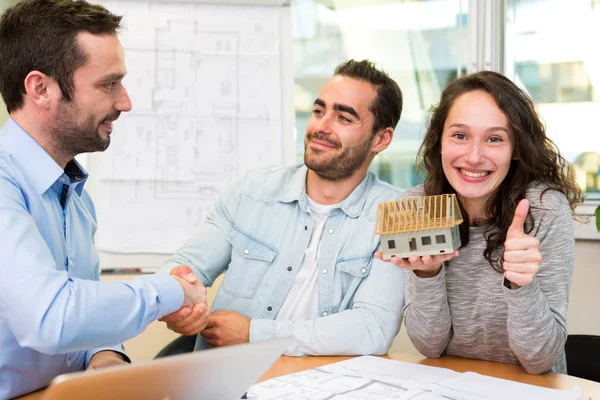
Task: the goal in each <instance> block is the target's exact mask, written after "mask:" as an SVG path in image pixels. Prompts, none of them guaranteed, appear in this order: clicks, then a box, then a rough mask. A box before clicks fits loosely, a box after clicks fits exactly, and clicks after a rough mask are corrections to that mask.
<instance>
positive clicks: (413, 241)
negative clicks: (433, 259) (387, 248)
mask: <svg viewBox="0 0 600 400" xmlns="http://www.w3.org/2000/svg"><path fill="white" fill-rule="evenodd" d="M408 249H409V250H410V251H416V250H417V239H415V238H410V240H409V241H408Z"/></svg>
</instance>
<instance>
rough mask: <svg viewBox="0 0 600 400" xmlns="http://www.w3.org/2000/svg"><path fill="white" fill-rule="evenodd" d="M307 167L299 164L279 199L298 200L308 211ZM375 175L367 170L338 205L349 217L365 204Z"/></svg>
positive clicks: (360, 209) (356, 214) (356, 213)
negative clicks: (358, 182)
mask: <svg viewBox="0 0 600 400" xmlns="http://www.w3.org/2000/svg"><path fill="white" fill-rule="evenodd" d="M307 173H308V168H307V167H306V165H304V164H299V168H298V169H297V170H296V172H294V175H292V178H291V179H290V180H289V182H288V183H287V184H286V186H285V188H284V189H283V190H282V191H281V195H280V196H279V199H278V200H279V201H281V202H282V203H292V202H294V201H297V202H298V205H299V206H300V208H301V209H302V210H303V211H305V212H308V210H309V205H308V196H307V194H306V174H307ZM374 179H375V176H374V175H373V174H372V173H371V172H368V173H367V176H366V177H365V178H364V179H363V180H362V181H361V182H360V184H359V185H358V186H357V187H356V188H354V190H353V191H352V193H350V195H349V196H348V197H346V198H345V199H344V200H343V201H342V202H341V203H340V205H339V208H340V209H341V210H342V211H343V212H344V213H345V214H346V215H347V216H348V217H350V218H358V217H359V216H360V214H361V212H362V210H363V208H364V206H365V202H366V201H367V197H368V195H369V193H370V192H371V188H372V187H373V183H374Z"/></svg>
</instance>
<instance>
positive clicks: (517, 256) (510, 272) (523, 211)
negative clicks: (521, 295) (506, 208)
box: [504, 199, 542, 289]
mask: <svg viewBox="0 0 600 400" xmlns="http://www.w3.org/2000/svg"><path fill="white" fill-rule="evenodd" d="M528 211H529V201H528V200H526V199H523V200H521V201H520V202H519V204H518V205H517V208H516V209H515V217H514V218H513V222H512V224H511V225H510V227H509V228H508V231H507V232H506V241H505V242H504V277H505V278H506V279H508V280H509V281H510V282H511V283H512V285H511V286H512V288H513V289H516V288H519V287H521V286H526V285H529V284H530V283H531V282H532V281H533V277H534V276H535V274H537V272H538V271H539V270H540V264H541V262H542V253H540V242H539V240H537V239H536V238H534V237H533V236H529V235H527V234H526V233H525V228H524V225H525V218H526V217H527V212H528Z"/></svg>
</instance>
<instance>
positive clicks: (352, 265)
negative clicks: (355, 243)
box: [336, 254, 373, 278]
mask: <svg viewBox="0 0 600 400" xmlns="http://www.w3.org/2000/svg"><path fill="white" fill-rule="evenodd" d="M372 257H373V256H372V255H371V254H364V255H360V256H354V257H345V258H340V259H338V260H337V263H336V268H337V270H338V271H341V272H344V273H346V274H348V275H351V276H353V277H356V278H364V277H366V276H368V275H369V272H371V264H372V262H371V261H372Z"/></svg>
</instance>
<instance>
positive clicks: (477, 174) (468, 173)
mask: <svg viewBox="0 0 600 400" xmlns="http://www.w3.org/2000/svg"><path fill="white" fill-rule="evenodd" d="M460 173H461V174H463V175H466V176H469V177H471V178H481V177H484V176H487V175H489V172H487V171H484V172H471V171H466V170H464V169H461V170H460Z"/></svg>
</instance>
